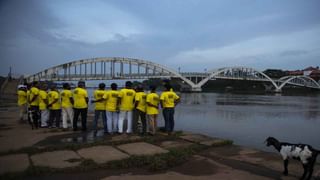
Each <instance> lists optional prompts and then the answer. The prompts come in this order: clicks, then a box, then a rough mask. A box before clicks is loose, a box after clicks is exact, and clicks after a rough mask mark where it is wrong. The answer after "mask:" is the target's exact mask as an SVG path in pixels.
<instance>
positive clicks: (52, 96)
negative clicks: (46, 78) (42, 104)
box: [48, 91, 61, 110]
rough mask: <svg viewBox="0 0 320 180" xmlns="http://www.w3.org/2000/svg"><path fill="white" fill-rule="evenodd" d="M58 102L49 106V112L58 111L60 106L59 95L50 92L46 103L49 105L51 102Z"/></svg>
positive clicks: (55, 92)
mask: <svg viewBox="0 0 320 180" xmlns="http://www.w3.org/2000/svg"><path fill="white" fill-rule="evenodd" d="M56 99H57V100H58V101H57V102H55V103H54V104H52V105H51V107H49V108H50V109H51V110H58V109H60V108H61V105H60V101H59V100H60V95H59V92H57V91H50V92H49V93H48V101H49V104H51V103H52V102H53V101H55V100H56Z"/></svg>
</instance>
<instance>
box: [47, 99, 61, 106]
mask: <svg viewBox="0 0 320 180" xmlns="http://www.w3.org/2000/svg"><path fill="white" fill-rule="evenodd" d="M58 100H59V99H54V100H53V101H52V103H50V104H48V107H51V106H52V105H53V104H54V103H56V102H58Z"/></svg>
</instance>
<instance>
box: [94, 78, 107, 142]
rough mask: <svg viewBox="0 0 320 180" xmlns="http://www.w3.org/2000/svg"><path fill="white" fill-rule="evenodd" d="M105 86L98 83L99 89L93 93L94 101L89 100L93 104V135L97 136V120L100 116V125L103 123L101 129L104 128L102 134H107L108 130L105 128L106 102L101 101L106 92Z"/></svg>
mask: <svg viewBox="0 0 320 180" xmlns="http://www.w3.org/2000/svg"><path fill="white" fill-rule="evenodd" d="M105 88H106V84H104V83H100V84H99V89H97V90H95V91H94V93H93V96H94V100H91V103H95V107H94V120H93V135H94V136H96V135H97V131H98V120H99V117H100V115H101V116H102V123H103V128H104V133H105V134H107V133H108V128H107V119H106V118H107V117H106V102H105V99H103V97H104V95H105V93H106V91H105Z"/></svg>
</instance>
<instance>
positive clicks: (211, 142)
mask: <svg viewBox="0 0 320 180" xmlns="http://www.w3.org/2000/svg"><path fill="white" fill-rule="evenodd" d="M180 138H181V139H184V140H187V141H190V142H194V143H199V144H202V145H206V146H215V145H216V146H218V145H221V144H223V143H224V142H225V141H226V140H224V139H219V138H212V137H208V136H204V135H201V134H187V135H183V136H180Z"/></svg>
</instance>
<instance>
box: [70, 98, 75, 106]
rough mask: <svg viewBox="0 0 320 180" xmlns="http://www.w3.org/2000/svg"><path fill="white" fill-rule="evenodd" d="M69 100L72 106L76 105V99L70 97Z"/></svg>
mask: <svg viewBox="0 0 320 180" xmlns="http://www.w3.org/2000/svg"><path fill="white" fill-rule="evenodd" d="M69 100H70V102H71V104H72V105H74V99H73V97H69Z"/></svg>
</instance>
